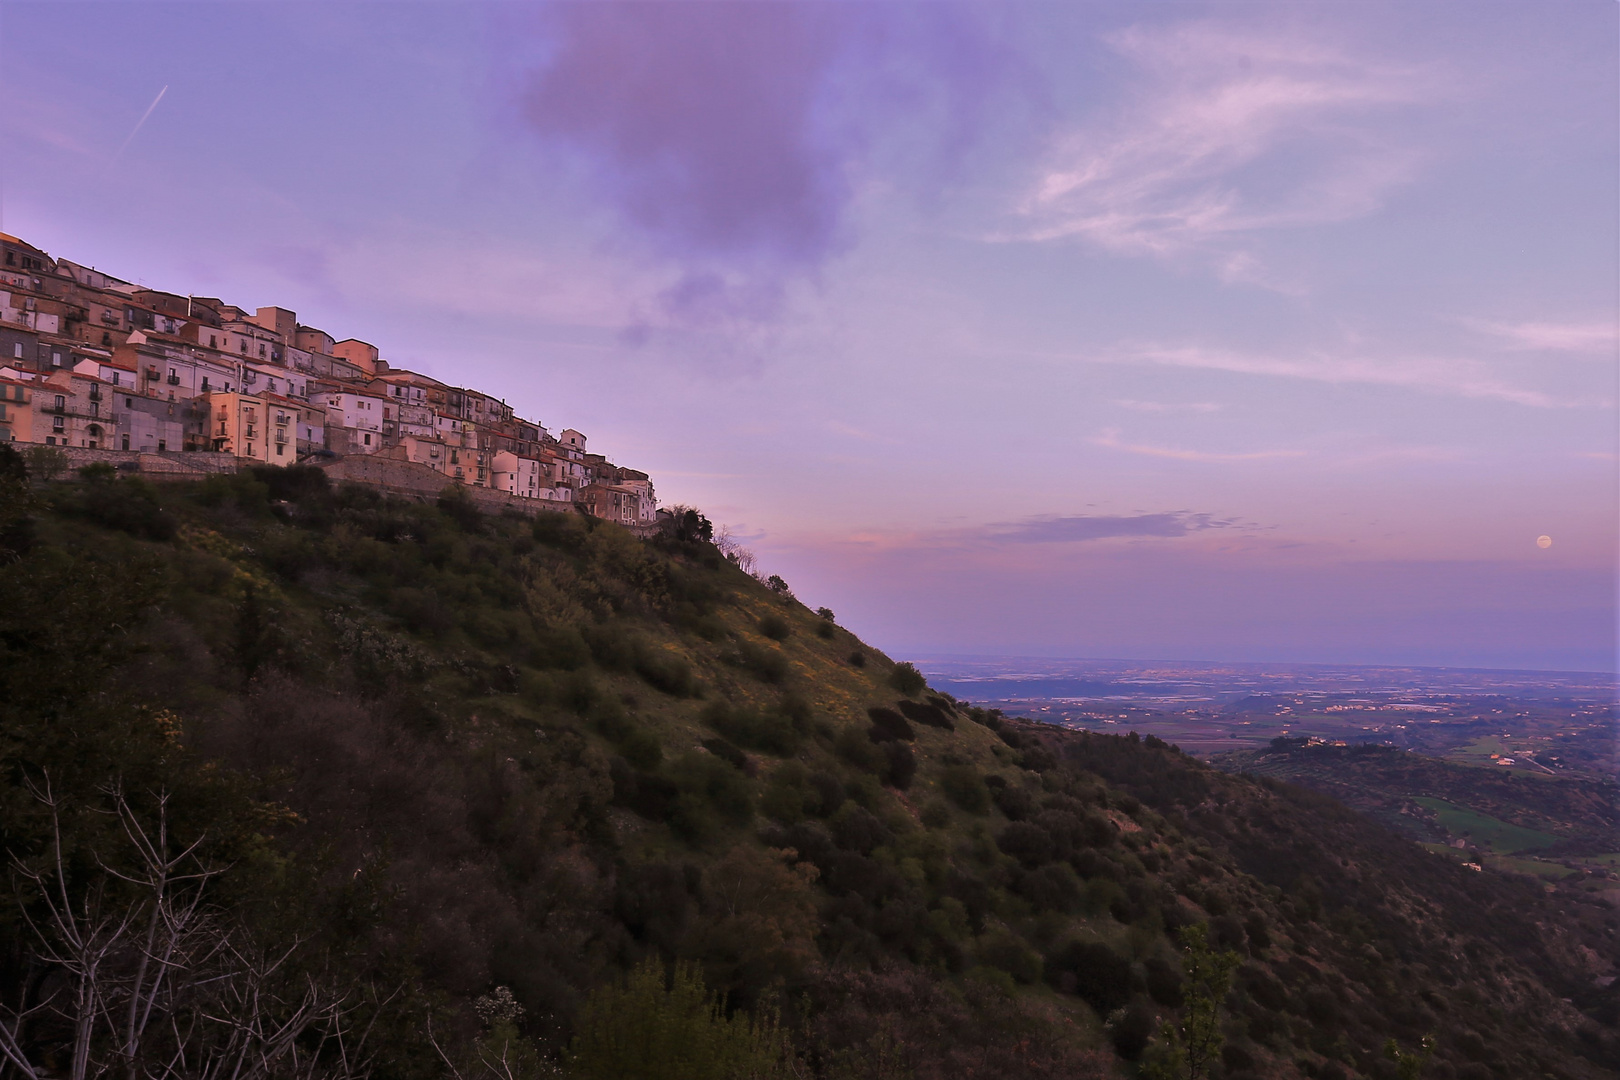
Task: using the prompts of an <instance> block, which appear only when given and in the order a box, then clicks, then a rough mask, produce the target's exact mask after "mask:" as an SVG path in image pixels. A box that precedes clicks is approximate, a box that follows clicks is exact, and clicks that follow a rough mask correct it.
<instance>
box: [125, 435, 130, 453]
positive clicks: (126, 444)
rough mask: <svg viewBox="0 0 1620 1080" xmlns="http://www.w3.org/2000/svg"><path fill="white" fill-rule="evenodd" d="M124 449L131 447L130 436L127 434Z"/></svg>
mask: <svg viewBox="0 0 1620 1080" xmlns="http://www.w3.org/2000/svg"><path fill="white" fill-rule="evenodd" d="M124 449H125V450H128V449H129V436H128V435H127V434H126V435H125V436H124Z"/></svg>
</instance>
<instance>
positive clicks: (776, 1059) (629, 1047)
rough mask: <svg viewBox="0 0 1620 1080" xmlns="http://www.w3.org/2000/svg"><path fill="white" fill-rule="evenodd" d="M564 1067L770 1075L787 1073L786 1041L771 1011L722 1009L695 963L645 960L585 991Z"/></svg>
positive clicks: (697, 1076) (729, 1078)
mask: <svg viewBox="0 0 1620 1080" xmlns="http://www.w3.org/2000/svg"><path fill="white" fill-rule="evenodd" d="M574 1026H575V1031H576V1034H575V1036H574V1041H573V1043H572V1045H571V1046H570V1047H569V1054H568V1075H569V1077H571V1078H575V1080H629V1078H632V1077H634V1078H643V1077H645V1078H649V1080H650V1078H652V1077H657V1078H658V1080H773V1078H775V1077H786V1076H788V1075H789V1073H788V1071H787V1067H786V1061H787V1053H788V1043H787V1039H786V1036H785V1035H784V1034H783V1033H782V1031H781V1029H780V1028H779V1027H777V1025H776V1021H775V1019H774V1017H770V1018H766V1019H763V1020H755V1019H753V1018H751V1017H750V1016H749V1015H748V1014H747V1013H746V1012H742V1011H738V1012H737V1013H735V1014H733V1015H732V1016H729V1017H728V1016H727V1015H726V1011H725V1009H724V1008H723V1007H722V1003H721V1001H720V999H719V998H718V997H717V996H716V995H714V994H712V993H711V992H710V991H709V990H708V989H707V988H706V987H705V986H704V984H703V978H702V976H701V975H699V974H698V970H697V968H696V967H695V966H687V965H684V964H677V965H676V966H675V969H674V971H673V972H672V973H671V976H670V978H669V979H668V981H667V982H666V979H665V976H664V966H663V964H662V963H661V962H659V961H657V960H648V961H646V962H645V963H643V964H642V965H641V966H640V967H638V968H636V969H635V970H634V971H632V972H631V973H630V976H629V978H627V979H626V980H625V982H624V984H623V985H619V984H613V985H610V986H604V987H601V988H599V989H598V990H596V991H595V992H594V993H592V994H591V996H590V998H589V999H588V1000H587V1001H586V1002H585V1007H584V1008H583V1009H581V1010H580V1012H579V1016H578V1018H577V1020H576V1021H575V1025H574Z"/></svg>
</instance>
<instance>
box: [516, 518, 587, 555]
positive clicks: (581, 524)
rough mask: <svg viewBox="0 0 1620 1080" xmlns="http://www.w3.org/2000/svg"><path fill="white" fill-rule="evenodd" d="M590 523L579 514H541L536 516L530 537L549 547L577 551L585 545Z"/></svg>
mask: <svg viewBox="0 0 1620 1080" xmlns="http://www.w3.org/2000/svg"><path fill="white" fill-rule="evenodd" d="M589 531H590V524H589V522H587V521H585V520H584V519H583V518H582V517H580V516H579V515H578V514H556V513H541V514H536V515H535V516H534V524H533V525H532V526H530V535H532V536H533V537H534V538H535V539H536V540H537V541H539V542H540V543H542V544H545V545H547V546H548V547H554V548H561V549H563V550H565V551H577V550H579V549H580V548H582V547H583V546H584V545H585V536H586V533H588V532H589Z"/></svg>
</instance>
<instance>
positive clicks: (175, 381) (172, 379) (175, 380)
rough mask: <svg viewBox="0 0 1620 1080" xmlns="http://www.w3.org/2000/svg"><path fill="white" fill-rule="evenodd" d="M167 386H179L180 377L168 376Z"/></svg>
mask: <svg viewBox="0 0 1620 1080" xmlns="http://www.w3.org/2000/svg"><path fill="white" fill-rule="evenodd" d="M169 385H170V386H179V385H180V376H178V375H170V376H169Z"/></svg>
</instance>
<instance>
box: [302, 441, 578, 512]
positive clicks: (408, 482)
mask: <svg viewBox="0 0 1620 1080" xmlns="http://www.w3.org/2000/svg"><path fill="white" fill-rule="evenodd" d="M320 468H321V470H322V471H323V472H325V473H326V475H327V476H328V477H329V478H330V479H331V481H332V483H334V484H341V483H343V482H345V481H347V482H349V483H353V484H364V485H366V486H367V487H372V488H376V489H377V490H379V491H386V492H388V493H389V494H390V495H403V496H406V497H407V498H417V499H424V500H426V499H436V498H438V497H439V495H440V493H441V492H443V491H444V489H445V488H447V487H455V486H456V482H455V481H454V480H452V479H450V478H449V477H447V476H445V475H444V474H443V473H441V472H439V471H438V470H436V469H430V468H428V467H427V466H426V465H422V464H420V463H418V462H415V461H405V460H403V459H401V458H396V457H388V456H385V455H383V454H350V455H348V456H347V457H341V458H338V459H336V460H334V461H330V462H325V463H322V464H321V466H320ZM460 490H461V492H462V493H463V494H464V495H466V497H467V498H468V499H470V500H471V501H472V504H473V505H474V506H476V507H478V509H480V510H482V511H483V512H484V513H486V514H500V513H506V512H511V513H518V514H522V515H524V516H525V517H533V516H535V515H536V514H544V513H553V514H567V513H570V512H572V511H573V509H574V506H573V504H572V503H560V502H555V501H553V500H551V499H520V498H518V497H517V496H516V495H512V494H509V493H507V492H504V491H491V490H490V489H488V488H479V487H462V488H461V489H460Z"/></svg>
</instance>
